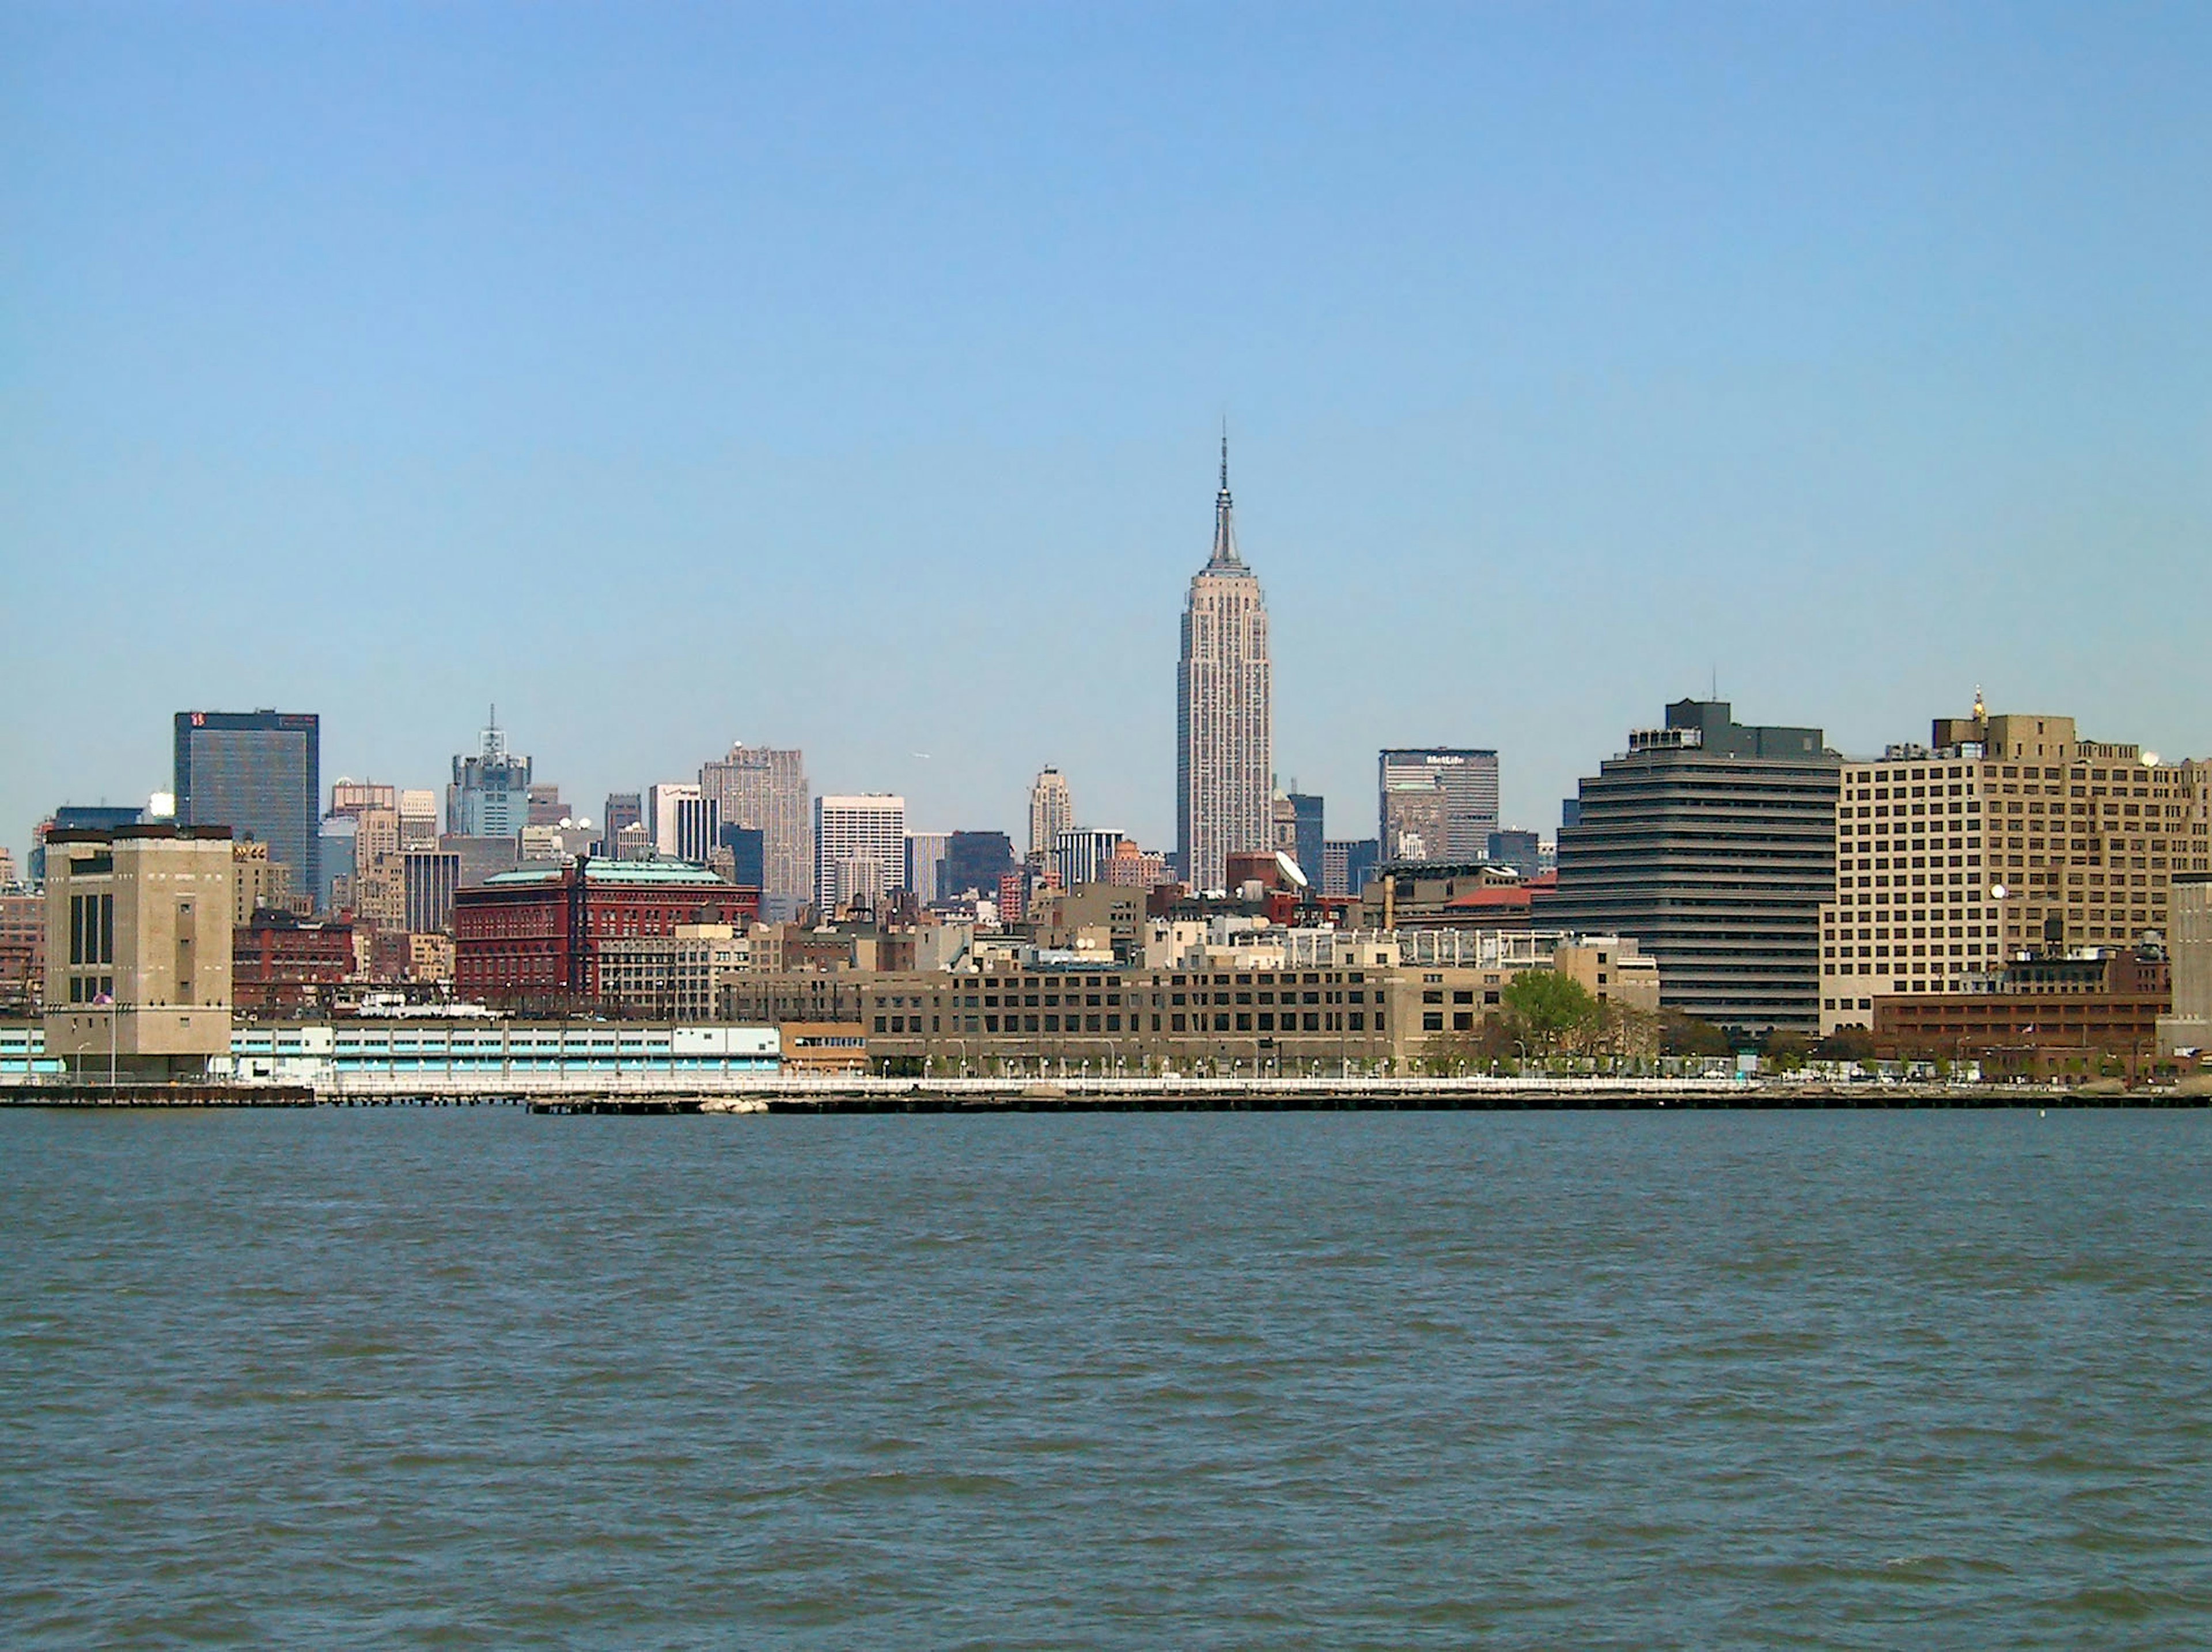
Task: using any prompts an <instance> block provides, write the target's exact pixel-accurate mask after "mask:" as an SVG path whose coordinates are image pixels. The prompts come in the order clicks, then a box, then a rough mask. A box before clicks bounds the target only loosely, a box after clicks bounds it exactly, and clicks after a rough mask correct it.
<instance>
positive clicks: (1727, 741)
mask: <svg viewBox="0 0 2212 1652" xmlns="http://www.w3.org/2000/svg"><path fill="white" fill-rule="evenodd" d="M1842 762H1843V760H1842V759H1841V758H1840V757H1838V756H1837V755H1836V754H1835V753H1834V752H1832V751H1830V750H1827V749H1826V744H1824V742H1823V740H1822V738H1821V732H1820V730H1819V729H1817V728H1783V727H1762V726H1746V725H1743V724H1740V723H1738V722H1736V721H1735V719H1734V717H1733V716H1732V715H1731V714H1730V708H1729V705H1728V703H1727V702H1726V701H1703V700H1683V701H1677V702H1676V703H1674V704H1673V705H1670V706H1668V708H1667V713H1666V722H1665V726H1663V727H1662V728H1657V729H1644V730H1638V731H1636V732H1632V734H1631V735H1630V736H1629V740H1628V750H1626V752H1625V753H1623V754H1622V755H1621V756H1617V757H1613V758H1608V759H1607V760H1606V761H1605V762H1602V763H1601V764H1600V765H1599V767H1598V773H1597V774H1595V776H1593V777H1591V778H1589V779H1586V780H1583V782H1582V785H1581V787H1580V788H1579V795H1578V801H1579V803H1580V805H1581V809H1580V812H1581V821H1580V823H1578V824H1577V825H1573V826H1568V827H1563V828H1561V829H1560V832H1559V884H1558V887H1557V889H1556V890H1553V891H1547V892H1540V893H1539V895H1538V896H1537V900H1536V908H1535V913H1534V921H1535V923H1536V924H1537V925H1538V926H1540V927H1543V928H1556V929H1568V930H1577V931H1581V932H1585V933H1607V934H1620V935H1630V936H1633V937H1635V938H1636V939H1637V940H1638V942H1640V943H1641V944H1642V946H1643V949H1644V951H1645V952H1646V953H1648V954H1650V955H1651V956H1652V957H1656V958H1657V960H1658V962H1659V981H1660V993H1661V999H1662V1003H1663V1004H1664V1005H1666V1006H1667V1007H1668V1009H1671V1010H1678V1011H1682V1012H1683V1013H1685V1014H1686V1015H1690V1016H1694V1017H1698V1018H1699V1019H1701V1020H1705V1021H1709V1022H1711V1023H1714V1024H1716V1025H1717V1026H1721V1027H1725V1028H1730V1029H1735V1030H1737V1031H1739V1032H1741V1033H1744V1034H1747V1035H1749V1034H1755V1033H1759V1032H1764V1031H1766V1030H1768V1029H1776V1030H1781V1031H1789V1032H1798V1033H1813V1032H1815V1031H1817V1030H1818V1029H1819V1026H1820V907H1821V905H1822V903H1823V902H1826V901H1829V900H1831V899H1832V897H1833V896H1834V894H1835V877H1836V854H1835V831H1836V793H1837V787H1838V776H1839V774H1840V772H1841V768H1842Z"/></svg>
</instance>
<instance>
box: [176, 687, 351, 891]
mask: <svg viewBox="0 0 2212 1652" xmlns="http://www.w3.org/2000/svg"><path fill="white" fill-rule="evenodd" d="M322 787H323V782H322V719H321V718H320V717H319V716H318V715H317V714H315V713H313V712H311V711H180V712H179V713H178V714H177V718H176V791H177V822H178V823H179V825H184V826H228V827H229V828H230V829H231V835H233V836H234V837H240V838H252V839H253V840H254V841H257V842H261V843H266V844H267V845H268V846H269V858H270V859H271V860H279V861H282V862H283V864H284V865H287V866H289V867H290V868H291V872H292V887H293V888H294V889H295V890H299V891H301V893H303V894H306V895H307V896H310V897H312V896H313V895H314V894H315V893H316V892H317V891H318V890H320V889H321V887H322V856H321V845H320V838H319V822H320V817H321V813H322V808H321V805H322Z"/></svg>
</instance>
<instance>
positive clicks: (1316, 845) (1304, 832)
mask: <svg viewBox="0 0 2212 1652" xmlns="http://www.w3.org/2000/svg"><path fill="white" fill-rule="evenodd" d="M1274 813H1275V832H1274V838H1273V843H1274V847H1276V848H1278V849H1279V850H1281V851H1282V853H1285V854H1286V855H1288V856H1290V857H1291V859H1293V860H1295V861H1297V863H1298V870H1299V871H1300V872H1304V874H1305V875H1306V881H1307V882H1309V883H1310V884H1313V885H1314V887H1316V889H1318V888H1319V887H1320V886H1321V880H1322V872H1324V870H1325V869H1326V868H1327V865H1328V848H1327V847H1326V846H1327V842H1328V838H1327V835H1326V830H1325V828H1324V826H1323V823H1322V818H1323V813H1324V805H1323V804H1322V799H1319V798H1317V797H1315V796H1313V795H1312V794H1310V793H1304V792H1299V791H1297V790H1295V789H1293V790H1291V791H1290V792H1286V793H1284V794H1283V795H1281V796H1280V797H1278V798H1277V799H1275V808H1274Z"/></svg>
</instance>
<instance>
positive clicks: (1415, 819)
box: [1376, 746, 1498, 862]
mask: <svg viewBox="0 0 2212 1652" xmlns="http://www.w3.org/2000/svg"><path fill="white" fill-rule="evenodd" d="M1376 797H1377V799H1378V801H1377V806H1376V826H1377V829H1378V830H1377V834H1376V835H1377V836H1378V837H1380V839H1381V840H1382V843H1383V857H1384V858H1385V859H1390V860H1450V861H1457V862H1466V861H1470V860H1479V859H1481V858H1482V855H1483V851H1484V849H1485V847H1486V846H1487V844H1488V842H1489V840H1490V835H1491V833H1492V832H1494V831H1496V830H1497V829H1498V754H1497V753H1496V752H1495V751H1491V750H1478V749H1476V748H1474V747H1472V746H1395V747H1392V748H1389V750H1384V751H1382V752H1379V753H1377V754H1376ZM1394 810H1395V812H1394ZM1407 833H1418V834H1419V836H1420V839H1421V847H1422V849H1423V851H1424V852H1423V853H1420V854H1407V853H1405V852H1404V851H1403V850H1402V849H1401V847H1400V843H1399V840H1400V837H1401V835H1404V834H1407Z"/></svg>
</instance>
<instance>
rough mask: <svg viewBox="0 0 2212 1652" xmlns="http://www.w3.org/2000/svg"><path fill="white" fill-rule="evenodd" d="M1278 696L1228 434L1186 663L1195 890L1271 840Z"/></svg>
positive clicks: (1185, 807) (1182, 763)
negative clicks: (1243, 540)
mask: <svg viewBox="0 0 2212 1652" xmlns="http://www.w3.org/2000/svg"><path fill="white" fill-rule="evenodd" d="M1273 694H1274V685H1273V677H1272V674H1271V667H1270V665H1269V662H1268V652H1267V603H1266V600H1265V598H1263V596H1262V595H1261V590H1260V581H1259V580H1258V578H1257V577H1256V576H1255V575H1254V574H1253V572H1252V570H1251V569H1250V568H1247V567H1246V566H1245V565H1244V561H1243V557H1242V556H1239V555H1238V554H1237V531H1236V524H1235V513H1234V509H1233V507H1232V503H1231V499H1230V495H1229V439H1228V437H1227V436H1226V435H1224V436H1223V438H1222V441H1221V489H1220V491H1219V492H1218V494H1217V495H1215V496H1214V503H1213V552H1212V556H1210V557H1208V558H1207V560H1206V566H1205V567H1204V568H1200V570H1199V571H1198V573H1197V574H1194V575H1193V576H1192V578H1191V582H1190V592H1189V595H1188V599H1187V600H1186V602H1185V604H1184V607H1183V615H1182V650H1181V654H1180V658H1179V659H1178V661H1177V664H1176V865H1177V866H1178V867H1179V869H1180V870H1181V872H1182V876H1183V878H1184V879H1185V880H1186V881H1187V882H1188V883H1189V884H1190V885H1191V887H1192V888H1194V889H1197V890H1212V889H1218V888H1220V887H1221V886H1222V880H1223V878H1225V876H1226V875H1227V872H1228V865H1229V857H1230V856H1231V855H1232V854H1235V853H1239V852H1240V851H1246V850H1252V849H1261V848H1265V847H1267V845H1268V842H1269V840H1270V836H1271V826H1272V819H1271V809H1270V805H1271V804H1272V802H1273V792H1274V787H1273V772H1274V771H1273V762H1274V728H1273Z"/></svg>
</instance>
